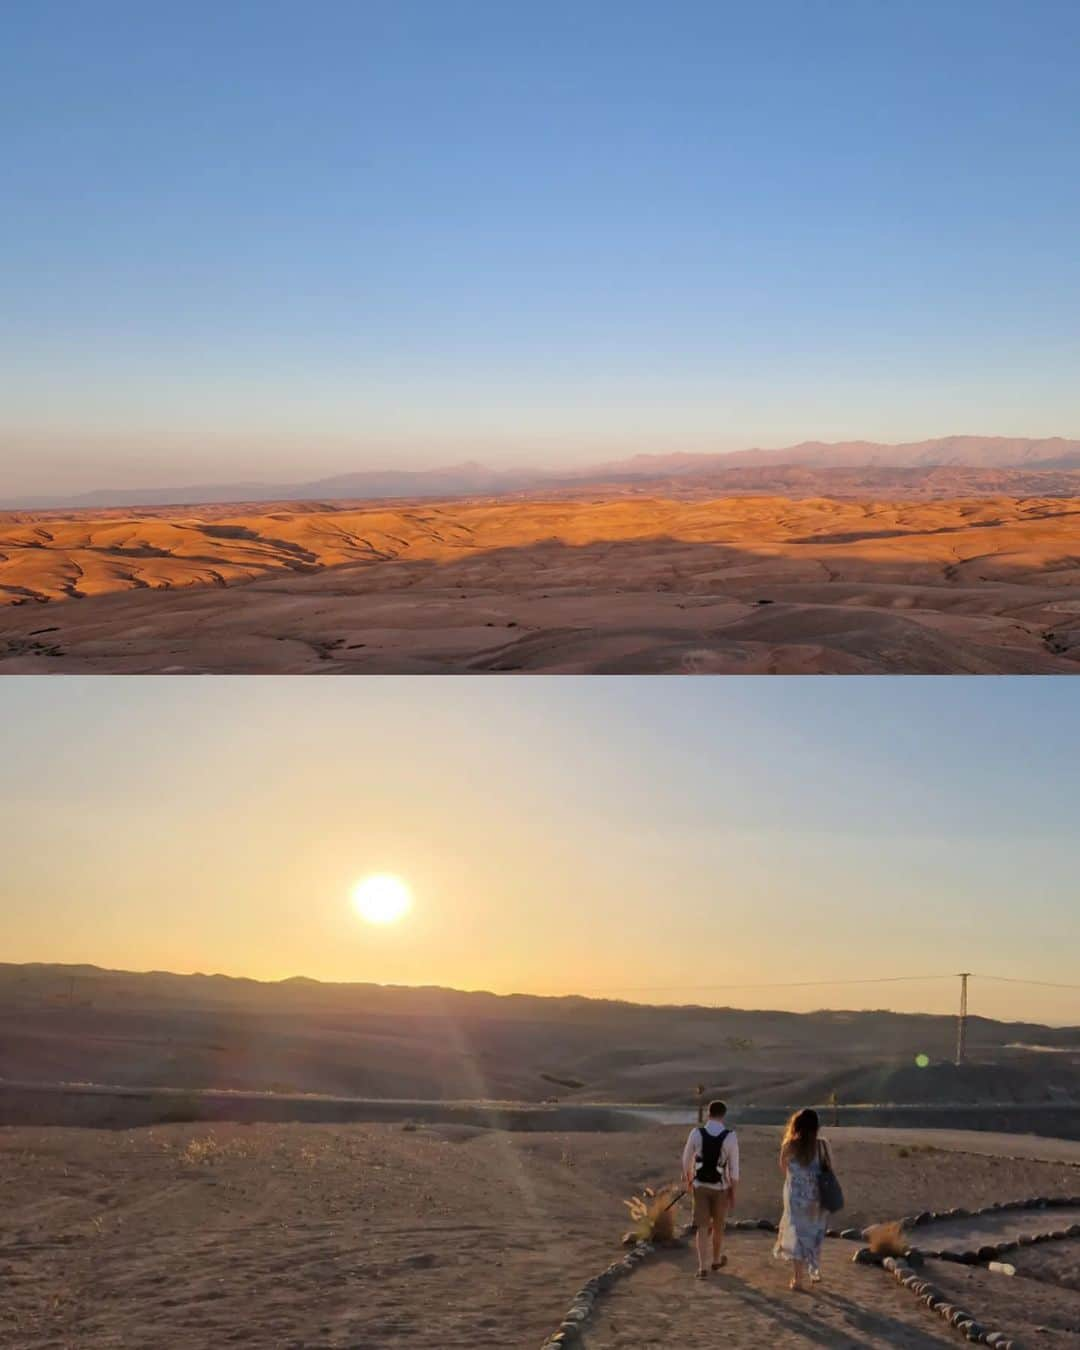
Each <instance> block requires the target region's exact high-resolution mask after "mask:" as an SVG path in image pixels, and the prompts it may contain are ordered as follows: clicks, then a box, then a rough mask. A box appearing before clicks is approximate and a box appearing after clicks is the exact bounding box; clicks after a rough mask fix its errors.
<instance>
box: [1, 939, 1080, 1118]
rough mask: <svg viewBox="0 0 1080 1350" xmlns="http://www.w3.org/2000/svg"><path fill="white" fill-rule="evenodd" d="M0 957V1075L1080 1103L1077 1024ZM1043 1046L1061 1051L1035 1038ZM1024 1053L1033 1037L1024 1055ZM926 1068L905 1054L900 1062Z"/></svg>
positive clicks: (618, 1097) (655, 1095)
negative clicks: (957, 1046)
mask: <svg viewBox="0 0 1080 1350" xmlns="http://www.w3.org/2000/svg"><path fill="white" fill-rule="evenodd" d="M954 1038H955V1021H954V1019H953V1018H951V1017H941V1016H929V1015H926V1016H923V1015H911V1014H899V1013H892V1012H887V1011H822V1012H817V1013H808V1014H798V1013H789V1012H768V1011H750V1010H740V1009H736V1008H710V1007H700V1006H686V1007H671V1006H647V1005H639V1004H631V1003H620V1002H613V1001H607V1000H597V999H586V998H580V997H565V998H544V997H537V996H531V995H505V996H500V995H495V994H489V993H463V992H460V991H457V990H452V989H440V988H416V989H413V988H400V987H391V986H380V985H373V984H323V983H319V982H316V981H313V980H306V979H294V980H285V981H282V982H279V983H263V982H259V981H255V980H249V979H237V978H232V977H228V976H222V975H174V974H169V973H165V972H150V973H142V974H136V973H131V972H126V971H108V970H101V969H99V968H97V967H93V966H57V965H0V1078H2V1079H7V1080H12V1081H33V1082H97V1083H110V1084H118V1085H122V1086H139V1085H153V1086H165V1087H183V1088H202V1087H209V1088H227V1089H233V1090H243V1089H248V1090H251V1089H256V1090H271V1091H280V1092H290V1093H301V1092H303V1093H308V1092H310V1093H326V1094H336V1095H342V1096H358V1097H399V1098H400V1097H415V1098H423V1099H442V1100H462V1099H478V1098H491V1099H503V1100H517V1101H525V1102H528V1101H533V1102H535V1101H543V1100H546V1099H551V1098H558V1099H560V1100H563V1101H568V1102H570V1101H596V1102H604V1101H607V1102H615V1101H636V1102H643V1103H644V1102H652V1103H684V1102H686V1101H687V1100H688V1099H689V1098H691V1097H692V1095H693V1090H694V1087H695V1085H696V1084H697V1083H699V1082H703V1083H704V1084H705V1086H706V1090H707V1091H708V1092H710V1093H724V1094H727V1095H730V1096H732V1097H737V1098H738V1099H739V1100H740V1101H742V1102H744V1103H753V1104H760V1105H770V1104H787V1103H790V1102H792V1101H794V1102H800V1101H805V1100H817V1101H821V1100H826V1099H827V1098H828V1096H829V1094H830V1093H831V1092H832V1091H833V1090H834V1089H835V1090H836V1092H837V1095H838V1098H839V1100H840V1101H842V1102H865V1101H910V1102H923V1101H925V1102H942V1101H947V1102H1025V1103H1028V1102H1030V1103H1037V1102H1047V1101H1061V1100H1080V1027H1072V1028H1056V1029H1055V1028H1049V1027H1043V1026H1038V1025H1032V1024H1026V1023H1003V1022H995V1021H991V1020H987V1019H983V1018H973V1019H972V1020H971V1023H970V1026H969V1053H970V1061H971V1062H970V1063H969V1064H967V1065H965V1066H964V1068H963V1069H962V1070H957V1069H956V1068H955V1067H954V1066H953V1065H952V1063H951V1054H952V1049H953V1044H954ZM1034 1046H1039V1047H1052V1048H1054V1049H1056V1051H1057V1053H1049V1052H1048V1051H1047V1050H1046V1049H1040V1050H1036V1049H1032V1048H1030V1047H1034ZM1022 1047H1028V1048H1022ZM917 1054H925V1055H927V1056H929V1057H930V1061H931V1062H930V1064H929V1066H928V1067H927V1068H925V1069H919V1068H917V1067H915V1056H916V1055H917Z"/></svg>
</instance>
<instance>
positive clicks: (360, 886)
mask: <svg viewBox="0 0 1080 1350" xmlns="http://www.w3.org/2000/svg"><path fill="white" fill-rule="evenodd" d="M352 902H353V905H354V907H355V909H356V912H357V914H359V915H360V917H361V918H362V919H366V920H367V922H368V923H397V921H398V920H399V919H403V918H404V917H405V915H406V914H408V912H409V910H410V909H411V908H412V893H411V892H410V890H409V888H408V886H406V885H405V883H404V882H403V881H402V880H401V878H400V877H392V876H386V875H383V876H377V877H365V878H364V880H363V881H358V882H357V883H356V885H355V886H354V887H353V890H352Z"/></svg>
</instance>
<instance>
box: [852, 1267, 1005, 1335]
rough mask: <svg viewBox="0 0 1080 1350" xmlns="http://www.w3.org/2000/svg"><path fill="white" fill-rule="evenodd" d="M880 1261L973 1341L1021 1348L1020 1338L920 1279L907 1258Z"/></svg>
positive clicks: (894, 1276)
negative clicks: (982, 1319) (986, 1323)
mask: <svg viewBox="0 0 1080 1350" xmlns="http://www.w3.org/2000/svg"><path fill="white" fill-rule="evenodd" d="M861 1255H862V1253H861V1252H857V1253H856V1259H858V1257H859V1256H861ZM881 1264H882V1269H884V1270H887V1271H888V1272H889V1274H890V1275H891V1276H892V1277H893V1279H895V1280H896V1282H897V1284H900V1285H902V1286H903V1287H904V1288H905V1289H909V1290H910V1291H911V1293H913V1294H914V1295H915V1297H916V1298H918V1299H919V1300H920V1302H922V1303H925V1304H926V1306H927V1307H928V1308H929V1309H930V1311H931V1312H936V1313H937V1315H938V1316H939V1317H940V1318H941V1319H942V1320H943V1321H945V1322H947V1323H948V1324H949V1326H951V1327H954V1328H955V1329H956V1330H957V1331H959V1332H960V1333H961V1335H963V1336H964V1338H965V1339H966V1340H969V1341H974V1342H975V1343H976V1344H977V1345H991V1346H995V1347H996V1350H1020V1342H1019V1341H1014V1340H1013V1339H1012V1337H1011V1336H1007V1335H1006V1334H1005V1332H1003V1331H998V1330H996V1329H995V1328H994V1327H987V1326H984V1325H983V1323H981V1322H980V1321H978V1319H977V1318H976V1317H975V1315H974V1314H973V1313H969V1312H968V1311H967V1310H966V1309H964V1308H958V1307H957V1306H956V1304H955V1303H950V1302H949V1301H948V1299H947V1298H946V1297H945V1295H944V1294H943V1293H942V1292H941V1290H940V1289H935V1287H934V1286H933V1285H932V1284H931V1283H930V1282H929V1281H928V1280H923V1279H920V1278H919V1275H918V1273H917V1272H916V1271H915V1270H914V1269H913V1267H912V1266H910V1265H909V1264H908V1262H907V1261H905V1260H903V1259H900V1258H897V1257H895V1256H887V1257H886V1258H885V1259H884V1261H883V1262H882V1263H881Z"/></svg>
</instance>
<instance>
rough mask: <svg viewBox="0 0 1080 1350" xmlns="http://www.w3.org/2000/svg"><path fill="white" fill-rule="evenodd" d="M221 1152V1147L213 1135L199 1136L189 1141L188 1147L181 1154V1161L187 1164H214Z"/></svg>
mask: <svg viewBox="0 0 1080 1350" xmlns="http://www.w3.org/2000/svg"><path fill="white" fill-rule="evenodd" d="M219 1152H220V1146H219V1144H218V1141H217V1138H216V1137H215V1136H214V1135H213V1134H212V1133H211V1134H204V1135H201V1136H197V1137H196V1138H194V1139H189V1140H188V1142H187V1147H186V1148H185V1149H184V1151H183V1152H182V1153H181V1154H180V1158H181V1161H183V1162H186V1163H195V1164H199V1163H212V1162H213V1161H214V1159H215V1158H216V1157H217V1155H218V1153H219Z"/></svg>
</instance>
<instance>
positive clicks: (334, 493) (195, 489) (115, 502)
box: [0, 436, 1080, 510]
mask: <svg viewBox="0 0 1080 1350" xmlns="http://www.w3.org/2000/svg"><path fill="white" fill-rule="evenodd" d="M942 469H948V470H950V471H953V472H954V473H955V474H956V475H958V477H957V479H956V481H957V482H958V483H961V484H964V483H966V484H967V487H968V490H972V491H984V490H986V491H993V490H997V491H1002V492H1008V491H1011V490H1013V488H1014V487H1016V484H1015V483H1014V482H1013V480H1012V478H1011V475H1015V474H1017V473H1020V472H1023V473H1025V474H1027V475H1031V474H1037V475H1043V474H1048V475H1050V474H1055V473H1056V474H1067V475H1071V474H1073V473H1080V440H1066V439H1063V438H1062V437H1059V436H1053V437H1046V438H1043V439H1041V440H1040V439H1030V438H1025V437H1007V436H944V437H940V438H938V439H936V440H928V441H911V442H905V443H902V444H899V445H884V444H880V443H878V442H875V441H841V442H837V443H835V444H829V443H826V442H823V441H803V442H801V443H800V444H798V445H792V446H787V447H785V448H783V449H778V450H761V449H752V450H734V451H728V452H724V453H716V454H684V453H673V454H641V455H634V456H632V457H630V458H628V459H622V460H611V461H609V462H607V463H603V464H597V465H593V466H591V467H589V468H584V469H579V470H572V471H570V470H564V471H561V472H553V471H550V470H541V469H492V468H488V467H487V466H485V465H483V464H476V463H472V462H468V463H464V464H456V465H450V466H448V467H446V468H440V469H422V470H416V471H409V470H396V469H386V470H375V471H368V472H363V473H348V474H338V475H336V476H334V477H331V478H319V479H315V480H313V481H311V482H305V483H255V482H248V483H199V484H192V485H188V486H186V487H173V488H116V489H101V490H99V491H95V492H86V493H80V494H76V495H69V496H62V495H55V496H49V495H38V496H34V497H23V498H16V499H10V500H6V501H2V502H0V509H4V510H39V509H46V508H60V509H92V508H95V507H98V508H111V507H124V506H145V507H150V506H187V505H190V506H197V505H206V504H209V503H223V502H267V501H274V502H284V501H319V500H326V501H342V500H348V501H363V500H385V499H388V498H417V497H431V498H436V497H466V496H467V497H485V496H503V495H508V494H512V493H515V492H530V491H538V490H539V491H544V490H550V491H575V490H577V491H581V490H585V489H588V488H589V487H590V486H594V487H597V488H600V487H603V486H612V485H622V486H633V485H635V484H637V485H642V486H644V485H647V484H649V483H657V484H661V485H671V484H675V485H683V486H684V487H685V486H691V485H693V484H695V483H698V482H700V483H702V484H707V485H709V486H712V487H715V488H716V489H730V490H733V491H738V490H742V491H749V490H757V491H768V490H777V491H783V490H784V485H785V483H786V482H787V481H788V480H790V479H791V477H792V472H791V471H793V470H801V471H803V473H804V474H805V473H806V472H810V473H830V474H832V476H833V478H834V479H835V480H836V481H837V482H842V481H843V480H842V479H841V478H840V477H839V475H840V473H841V471H843V472H845V473H854V474H855V475H856V480H855V481H856V487H857V486H858V484H859V483H860V482H861V481H862V480H863V479H865V477H866V475H865V473H861V472H860V471H867V470H874V471H876V472H877V473H878V474H880V472H881V471H883V470H888V471H903V472H904V473H905V474H906V475H907V478H908V479H909V480H910V482H911V483H912V484H914V485H916V486H917V485H918V484H919V483H921V482H922V481H923V478H924V476H925V475H928V474H933V473H935V472H936V471H940V470H942ZM980 474H983V475H985V474H989V475H991V477H990V478H989V479H980V478H979V475H980ZM998 474H1000V475H1003V476H1002V477H1000V478H996V477H994V476H993V475H998ZM964 475H967V478H966V479H965V477H964ZM939 477H940V474H939ZM796 481H798V480H796ZM885 481H886V482H887V481H888V479H887V478H886V480H885ZM947 481H948V480H947ZM868 486H873V483H872V482H871V483H869V484H868ZM1016 490H1017V491H1022V492H1027V491H1040V490H1043V491H1046V492H1047V493H1053V492H1055V491H1058V490H1061V491H1068V492H1069V495H1072V493H1073V492H1075V491H1076V490H1077V488H1076V486H1075V484H1070V483H1069V482H1065V483H1064V484H1062V485H1061V486H1060V487H1059V488H1055V486H1054V480H1052V479H1047V480H1046V482H1045V483H1043V482H1041V481H1039V480H1035V481H1034V483H1033V485H1032V486H1030V487H1024V486H1021V487H1016Z"/></svg>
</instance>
